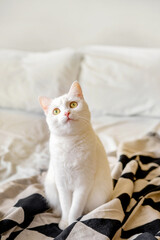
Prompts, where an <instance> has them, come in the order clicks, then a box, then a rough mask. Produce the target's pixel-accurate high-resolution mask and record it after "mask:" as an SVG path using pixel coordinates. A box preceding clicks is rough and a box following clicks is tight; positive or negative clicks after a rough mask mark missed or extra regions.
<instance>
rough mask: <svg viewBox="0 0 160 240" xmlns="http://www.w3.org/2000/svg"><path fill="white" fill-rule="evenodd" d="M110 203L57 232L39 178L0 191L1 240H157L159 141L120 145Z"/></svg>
mask: <svg viewBox="0 0 160 240" xmlns="http://www.w3.org/2000/svg"><path fill="white" fill-rule="evenodd" d="M112 173H113V181H114V196H113V199H112V200H111V201H110V202H108V203H106V204H104V205H102V206H100V207H99V208H97V209H95V210H94V211H92V212H90V213H89V214H87V215H85V216H82V217H81V218H79V219H78V220H77V221H76V222H75V223H73V224H72V225H71V226H69V227H68V228H66V229H65V230H64V231H61V230H60V229H59V228H58V222H59V219H58V218H55V217H54V215H53V214H52V211H51V209H50V208H49V206H48V205H47V202H46V199H45V196H44V191H43V185H42V184H41V181H40V177H38V176H34V177H32V178H29V179H21V180H16V181H12V182H9V183H6V184H4V185H2V186H1V189H0V218H1V221H0V234H1V240H13V239H16V240H22V239H23V240H43V239H44V240H49V239H55V240H63V239H67V240H76V239H77V240H81V239H86V240H94V239H96V240H107V239H114V240H119V239H121V240H122V239H130V240H133V239H136V240H142V239H149V240H154V239H160V137H159V136H158V135H157V134H156V133H153V134H150V135H149V136H146V137H145V138H143V139H138V140H136V141H132V142H126V143H124V144H122V145H121V146H120V148H119V152H118V162H117V164H116V165H115V167H114V169H113V172H112Z"/></svg>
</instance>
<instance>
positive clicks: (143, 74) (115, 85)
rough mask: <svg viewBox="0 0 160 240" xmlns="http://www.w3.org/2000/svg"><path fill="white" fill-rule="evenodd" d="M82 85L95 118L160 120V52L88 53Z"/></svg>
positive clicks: (121, 49) (93, 49)
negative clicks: (134, 117) (101, 116)
mask: <svg viewBox="0 0 160 240" xmlns="http://www.w3.org/2000/svg"><path fill="white" fill-rule="evenodd" d="M84 54H85V56H84V60H83V61H82V64H81V74H80V83H81V85H82V88H83V92H84V96H85V98H86V101H87V102H88V104H89V107H90V109H91V111H92V113H93V114H94V115H96V116H97V115H99V116H100V115H105V114H112V115H126V116H127V115H144V116H147V115H149V116H160V49H138V48H124V47H103V46H93V47H88V48H86V49H84Z"/></svg>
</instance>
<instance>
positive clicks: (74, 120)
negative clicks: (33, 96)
mask: <svg viewBox="0 0 160 240" xmlns="http://www.w3.org/2000/svg"><path fill="white" fill-rule="evenodd" d="M39 102H40V105H41V107H42V108H43V110H44V112H45V114H46V120H47V123H48V126H49V129H50V131H51V132H52V133H53V134H56V135H76V134H79V133H81V132H83V131H85V130H86V129H87V128H88V127H89V126H90V112H89V109H88V105H87V103H86V102H85V100H84V97H83V94H82V89H81V87H80V85H79V83H78V82H77V81H75V82H73V84H72V86H71V88H70V90H69V92H68V93H67V94H65V95H63V96H60V97H58V98H55V99H50V98H47V97H39Z"/></svg>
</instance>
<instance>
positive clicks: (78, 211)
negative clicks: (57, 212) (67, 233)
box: [69, 187, 90, 225]
mask: <svg viewBox="0 0 160 240" xmlns="http://www.w3.org/2000/svg"><path fill="white" fill-rule="evenodd" d="M89 190H90V188H86V187H83V188H79V189H76V190H75V191H74V192H73V198H72V205H71V209H70V212H69V225H70V224H72V223H73V222H75V221H76V219H77V218H79V217H81V216H82V214H83V211H84V208H85V205H86V202H87V199H88V195H89Z"/></svg>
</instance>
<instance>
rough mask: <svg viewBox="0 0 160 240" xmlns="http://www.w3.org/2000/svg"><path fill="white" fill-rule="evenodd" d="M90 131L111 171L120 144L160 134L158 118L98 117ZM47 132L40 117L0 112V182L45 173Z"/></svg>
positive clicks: (8, 111)
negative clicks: (107, 160) (156, 133)
mask: <svg viewBox="0 0 160 240" xmlns="http://www.w3.org/2000/svg"><path fill="white" fill-rule="evenodd" d="M92 122H93V127H94V129H95V130H96V132H97V134H98V135H99V137H100V139H101V140H102V142H103V144H104V147H105V149H106V151H107V154H108V158H109V162H110V166H111V169H113V166H114V164H115V162H116V161H117V155H118V154H119V152H118V149H119V147H120V145H121V143H122V142H125V141H128V140H131V141H132V140H134V139H137V138H140V137H142V136H144V135H146V134H148V133H149V132H154V130H155V129H156V130H159V131H160V120H159V119H158V118H145V117H113V116H106V117H99V118H94V119H92ZM48 139H49V130H48V127H47V124H46V122H45V117H44V116H43V115H42V114H31V113H26V112H22V111H15V110H2V109H1V110H0V182H1V183H3V182H5V181H8V180H11V179H12V180H13V179H17V178H24V177H29V176H32V175H36V174H39V172H40V171H41V170H42V169H47V167H48V162H49V151H48Z"/></svg>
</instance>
